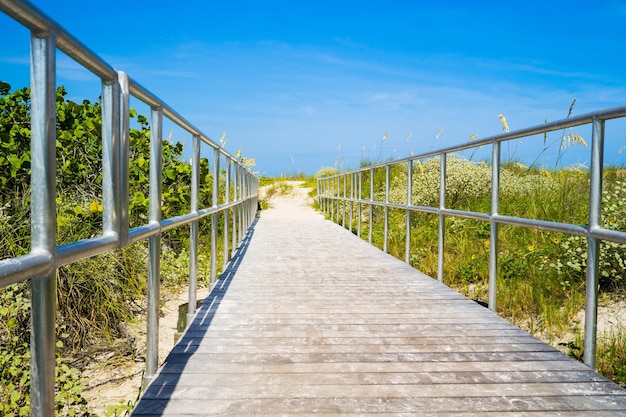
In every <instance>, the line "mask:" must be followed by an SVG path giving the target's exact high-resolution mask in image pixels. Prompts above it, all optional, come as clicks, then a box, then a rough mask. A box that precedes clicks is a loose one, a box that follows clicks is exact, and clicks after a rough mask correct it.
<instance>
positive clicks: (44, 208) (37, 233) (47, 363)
mask: <svg viewBox="0 0 626 417" xmlns="http://www.w3.org/2000/svg"><path fill="white" fill-rule="evenodd" d="M55 63H56V37H55V34H54V33H53V32H52V33H46V34H43V35H35V34H34V33H33V34H32V35H31V73H30V82H31V142H30V143H31V144H30V151H31V161H32V163H31V186H32V189H31V245H32V252H40V253H41V252H43V253H47V254H49V256H50V268H49V270H48V271H47V273H46V274H42V275H40V276H36V277H33V278H31V292H32V294H31V300H32V301H31V327H30V352H31V361H30V369H31V381H30V401H31V402H30V407H31V409H30V415H31V416H32V417H47V416H54V406H55V398H54V393H55V380H54V368H55V363H56V362H55V350H56V343H55V317H56V291H57V285H56V269H55V268H54V259H55V258H56V227H55V225H56V130H55V126H56V122H55V108H56V107H55V106H56V75H55V65H56V64H55Z"/></svg>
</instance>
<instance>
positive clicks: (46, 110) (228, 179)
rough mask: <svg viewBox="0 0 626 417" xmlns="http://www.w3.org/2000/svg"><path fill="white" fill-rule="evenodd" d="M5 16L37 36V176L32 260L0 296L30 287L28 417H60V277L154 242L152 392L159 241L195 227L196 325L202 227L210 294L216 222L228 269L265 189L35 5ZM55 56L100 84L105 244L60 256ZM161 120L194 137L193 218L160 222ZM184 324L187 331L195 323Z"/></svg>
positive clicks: (0, 0)
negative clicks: (138, 169)
mask: <svg viewBox="0 0 626 417" xmlns="http://www.w3.org/2000/svg"><path fill="white" fill-rule="evenodd" d="M0 10H1V11H2V12H4V13H5V14H7V15H8V16H10V17H12V18H13V19H14V20H16V21H17V22H19V23H21V24H22V25H23V26H25V27H26V28H28V29H29V30H30V32H31V170H32V173H31V189H32V191H31V230H32V232H31V242H32V243H31V246H32V247H31V252H30V253H29V254H27V255H24V256H20V257H17V258H12V259H5V260H2V261H0V287H5V286H7V285H10V284H13V283H16V282H20V281H24V280H29V279H30V281H31V287H32V311H31V315H32V320H31V382H30V398H31V416H37V417H44V416H51V415H54V405H55V400H54V394H55V378H54V367H55V349H56V348H55V346H56V345H55V317H56V314H55V312H56V271H57V269H58V268H59V267H61V266H63V265H67V264H71V263H73V262H77V261H79V260H81V259H85V258H88V257H92V256H96V255H99V254H103V253H106V252H110V251H113V250H115V249H117V248H121V247H124V246H127V245H130V244H132V243H134V242H137V241H139V240H147V241H148V294H147V298H148V300H147V301H148V307H147V314H148V316H147V345H146V346H147V347H146V371H145V376H144V381H143V382H144V385H147V384H148V383H149V382H150V381H151V380H152V379H153V378H154V376H155V373H156V370H157V365H158V331H159V282H160V254H161V242H160V236H161V233H163V232H164V231H166V230H169V229H172V228H174V227H179V226H182V225H187V224H189V225H190V265H189V275H190V276H189V313H188V316H189V317H192V316H193V315H194V314H195V307H196V287H197V270H198V268H197V265H198V233H199V230H198V229H199V228H198V222H199V220H200V219H201V218H203V217H206V216H211V225H212V226H211V227H212V230H211V278H210V283H211V285H213V284H214V283H215V281H216V279H217V271H216V259H217V247H218V245H217V239H218V216H220V215H221V217H222V219H223V225H224V232H223V240H224V243H223V247H224V254H223V256H224V264H225V265H226V263H227V262H228V261H229V260H230V259H231V256H232V253H234V251H235V250H236V249H237V247H238V246H239V244H240V243H241V241H242V240H243V238H244V235H245V231H246V230H247V229H248V228H249V227H250V225H251V224H252V221H253V219H254V217H255V214H256V210H257V204H258V187H259V180H258V178H257V177H256V176H255V175H254V174H253V173H251V172H250V170H249V169H248V168H247V167H246V166H245V165H243V164H242V162H241V161H240V160H239V159H238V158H237V157H235V156H233V155H231V154H229V153H228V152H227V151H226V150H225V149H223V148H222V147H221V146H219V145H218V144H217V143H215V142H214V141H212V140H211V139H210V138H209V137H208V136H207V135H205V134H203V133H202V132H201V131H200V130H199V129H197V128H196V127H194V126H193V125H192V124H191V123H190V122H189V121H187V120H186V119H184V118H183V117H182V116H180V115H179V114H178V113H177V112H176V111H174V110H173V109H172V108H171V107H169V106H168V105H167V104H166V103H165V102H163V101H162V100H160V99H158V98H157V97H156V96H154V95H153V94H152V93H151V92H150V91H148V90H147V89H145V88H144V87H142V86H141V85H140V84H139V83H137V82H136V81H135V80H133V79H132V78H130V77H128V76H127V75H126V74H125V73H123V72H120V71H117V70H115V69H114V68H113V67H112V66H111V65H109V64H108V63H107V62H106V61H104V60H103V59H101V58H100V57H99V56H97V55H96V54H95V53H93V52H92V51H90V50H89V49H88V48H87V47H86V46H85V45H83V44H82V43H81V42H80V41H79V40H77V39H76V38H74V37H73V36H72V35H71V34H70V33H68V32H67V31H66V30H65V29H63V27H61V25H59V24H58V23H56V22H55V21H53V20H52V19H51V18H49V17H48V16H47V15H46V14H44V13H43V12H42V11H41V10H40V9H38V8H37V7H35V6H34V5H33V4H31V3H29V2H27V1H20V0H0ZM57 49H59V50H61V51H63V52H64V53H65V54H66V55H68V56H69V57H70V58H72V59H74V60H75V61H76V62H78V63H79V64H80V65H82V66H83V67H84V68H86V69H87V70H89V71H90V72H92V73H93V74H95V75H96V76H98V77H99V78H100V80H101V81H102V178H103V179H102V188H103V201H102V203H103V229H102V234H101V235H100V236H97V237H94V238H90V239H85V240H81V241H78V242H71V243H68V244H64V245H60V246H57V244H56V199H55V197H56V186H55V181H56V179H55V175H56V174H55V171H56V150H55V141H56V136H55V135H56V132H55V123H54V120H55V98H56V85H55V77H56V50H57ZM131 95H132V96H133V97H135V98H137V99H138V100H140V101H141V102H143V103H145V104H147V105H148V106H149V107H150V109H151V121H150V168H149V170H150V188H149V216H148V217H149V220H148V222H147V223H146V224H144V225H141V226H138V227H133V228H130V224H129V218H128V212H129V195H128V194H129V193H128V190H129V136H130V134H129V120H130V116H129V114H130V109H129V100H130V96H131ZM163 118H167V119H168V120H170V121H172V122H173V123H174V124H176V125H177V126H179V127H180V128H182V129H183V130H185V131H186V132H188V133H190V134H191V135H192V137H193V145H192V148H193V149H192V156H191V166H192V175H191V204H190V207H189V212H188V213H187V214H184V215H181V216H177V217H173V218H169V219H161V183H162V172H161V170H162V166H161V165H162V159H163V158H162V133H163V132H162V125H163ZM202 145H205V146H208V147H209V149H212V150H213V163H212V168H213V172H212V174H213V192H212V196H213V202H212V206H211V207H209V208H205V209H202V210H200V209H199V207H198V196H199V183H200V182H199V172H200V169H199V167H200V151H201V146H202ZM222 161H225V166H224V167H222V169H221V170H220V163H221V162H222ZM219 178H224V180H225V187H224V190H223V193H224V195H223V196H222V199H221V200H222V201H224V203H223V204H218V201H219V200H220V199H219V198H218V197H219V196H218V194H219V193H220V190H219V186H218V185H219ZM231 195H232V196H233V198H232V200H231ZM231 213H232V218H231ZM229 226H230V227H232V229H229ZM231 233H232V236H231V235H230V234H231ZM231 250H232V252H231ZM187 322H188V323H190V322H191V320H188V321H187Z"/></svg>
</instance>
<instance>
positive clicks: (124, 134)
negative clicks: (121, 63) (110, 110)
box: [116, 71, 130, 248]
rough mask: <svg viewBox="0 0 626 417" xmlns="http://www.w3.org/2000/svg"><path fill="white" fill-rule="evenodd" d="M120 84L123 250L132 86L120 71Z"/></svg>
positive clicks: (119, 196) (119, 191)
mask: <svg viewBox="0 0 626 417" xmlns="http://www.w3.org/2000/svg"><path fill="white" fill-rule="evenodd" d="M117 79H118V83H119V106H118V110H119V114H118V115H117V116H118V118H119V126H118V127H119V140H120V142H119V148H118V149H119V156H118V158H119V163H118V167H119V171H118V172H117V180H118V181H117V183H116V187H117V201H118V208H117V213H118V216H119V224H118V226H119V232H118V233H119V241H118V243H119V247H120V248H123V247H124V246H126V243H127V242H128V229H129V220H128V198H129V197H128V194H129V173H128V170H129V158H130V157H129V155H130V131H129V125H130V85H129V80H128V75H126V74H125V73H124V72H122V71H118V73H117Z"/></svg>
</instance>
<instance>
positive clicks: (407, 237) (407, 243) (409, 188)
mask: <svg viewBox="0 0 626 417" xmlns="http://www.w3.org/2000/svg"><path fill="white" fill-rule="evenodd" d="M412 204H413V160H412V159H409V160H408V162H407V184H406V207H407V209H406V231H405V233H404V262H406V263H407V264H410V263H411V210H410V209H409V207H410V206H411V205H412Z"/></svg>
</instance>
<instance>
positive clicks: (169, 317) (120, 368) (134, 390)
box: [84, 181, 311, 416]
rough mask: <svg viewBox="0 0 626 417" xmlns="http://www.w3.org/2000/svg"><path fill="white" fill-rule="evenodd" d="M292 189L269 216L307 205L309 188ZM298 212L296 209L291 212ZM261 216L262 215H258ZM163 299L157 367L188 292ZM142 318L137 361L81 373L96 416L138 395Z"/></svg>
mask: <svg viewBox="0 0 626 417" xmlns="http://www.w3.org/2000/svg"><path fill="white" fill-rule="evenodd" d="M286 182H287V184H289V185H290V186H291V188H290V189H289V190H288V191H287V192H286V193H280V194H277V195H274V196H272V198H271V199H270V201H269V206H270V207H269V208H268V209H267V210H264V212H265V211H267V212H268V213H267V214H268V215H271V213H272V210H273V208H275V207H276V206H278V205H280V206H283V207H284V206H291V207H293V208H296V207H305V206H307V205H310V203H311V198H310V197H309V196H308V193H309V191H310V188H301V187H300V186H301V184H302V181H286ZM260 196H261V198H264V196H265V190H264V189H261V190H260ZM290 211H291V212H297V211H298V210H290ZM261 215H263V213H261ZM208 292H209V291H208V288H199V289H198V296H197V298H198V300H203V299H204V298H205V297H206V296H207V295H208ZM162 299H164V300H165V303H164V305H163V306H162V307H161V317H160V318H159V364H161V363H162V362H163V360H165V357H166V356H167V354H168V353H169V352H170V350H172V348H173V347H174V344H175V341H174V340H175V335H176V324H177V322H178V307H179V306H180V305H182V304H185V303H186V302H187V301H188V299H189V294H188V289H187V288H183V289H181V290H180V291H179V292H177V293H174V294H167V295H164V296H163V295H162ZM145 327H146V325H145V318H142V320H141V323H139V324H138V325H132V326H130V327H129V331H130V333H131V334H132V335H133V336H134V337H135V338H136V344H137V346H136V347H137V350H138V351H139V352H142V353H140V356H141V360H140V361H136V362H135V361H132V359H130V358H129V360H128V361H127V362H124V363H120V362H119V361H116V362H115V363H104V364H102V363H96V364H93V365H92V366H90V367H89V369H87V370H86V371H85V372H84V376H85V377H87V378H89V387H88V388H87V389H86V390H85V392H84V396H85V397H86V398H87V399H89V411H90V412H91V413H94V414H96V415H98V416H106V414H107V407H108V406H110V405H119V404H128V403H129V402H131V403H134V402H135V401H136V399H137V397H138V395H139V393H140V391H139V390H140V388H141V380H142V376H143V372H144V369H145V362H144V361H143V355H144V353H143V352H145V344H146V329H145Z"/></svg>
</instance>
